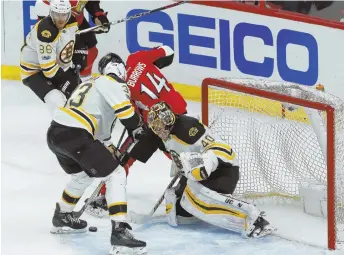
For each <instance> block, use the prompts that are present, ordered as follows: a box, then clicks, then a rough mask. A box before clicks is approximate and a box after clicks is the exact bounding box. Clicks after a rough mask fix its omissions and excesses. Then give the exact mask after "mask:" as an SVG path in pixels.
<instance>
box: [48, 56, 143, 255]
mask: <svg viewBox="0 0 344 255" xmlns="http://www.w3.org/2000/svg"><path fill="white" fill-rule="evenodd" d="M99 71H100V73H106V74H107V75H101V76H100V77H99V78H95V79H91V80H90V81H89V82H87V81H86V82H84V83H81V84H80V85H79V86H78V87H77V88H76V89H75V91H74V92H73V93H72V95H71V97H70V98H69V99H68V100H67V103H66V105H65V106H64V107H59V108H58V109H57V110H56V111H55V114H54V115H53V121H52V123H51V126H50V128H49V130H48V133H47V141H48V146H49V148H50V150H51V151H52V152H53V153H54V154H55V155H56V157H57V159H58V162H59V163H60V165H61V167H62V168H63V169H64V171H65V172H66V173H67V174H70V175H71V180H70V182H69V183H68V184H67V185H66V187H65V190H64V191H63V193H62V198H61V200H60V201H59V202H58V203H57V204H56V210H55V214H54V217H53V229H52V230H51V232H52V233H63V232H65V231H66V230H65V228H66V227H67V228H68V229H69V230H70V231H74V232H75V231H81V232H83V231H86V226H87V223H86V221H84V220H81V219H78V218H76V217H75V216H74V214H73V208H74V207H75V205H76V203H77V202H78V201H79V199H80V198H81V196H82V195H83V193H84V191H85V189H86V188H87V187H88V186H89V185H90V184H91V183H92V181H93V179H94V178H103V179H104V180H105V183H106V186H107V189H108V191H107V192H106V195H105V196H106V202H107V205H108V212H109V216H110V220H111V223H112V233H111V245H112V248H111V250H110V254H143V253H145V247H146V243H145V242H143V241H140V240H136V239H134V237H133V236H132V234H131V233H130V232H129V230H131V227H130V225H129V224H128V223H127V199H126V188H125V187H126V172H125V170H124V168H123V167H122V166H121V165H120V160H119V159H118V158H117V155H114V153H112V152H113V149H114V147H113V145H112V146H111V148H112V149H111V150H109V149H108V148H107V147H106V146H105V144H106V141H108V140H109V137H111V132H112V128H113V124H114V121H115V119H116V118H118V119H119V120H120V121H121V123H122V124H123V125H124V126H125V128H126V129H127V130H129V131H130V132H133V136H134V139H136V140H137V139H139V138H138V137H139V135H142V134H143V131H144V129H143V128H142V125H143V122H142V121H141V118H140V116H139V115H137V114H136V112H135V110H134V107H133V105H132V104H131V102H130V94H129V93H130V92H129V90H128V87H127V85H126V83H125V81H124V80H125V76H126V71H125V66H124V64H123V63H122V62H120V61H119V60H118V58H117V55H115V54H113V53H109V54H107V55H106V56H104V57H103V58H102V59H101V60H100V62H99Z"/></svg>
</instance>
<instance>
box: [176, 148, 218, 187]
mask: <svg viewBox="0 0 344 255" xmlns="http://www.w3.org/2000/svg"><path fill="white" fill-rule="evenodd" d="M180 160H181V163H182V166H183V169H181V172H182V174H183V175H184V176H185V177H186V178H188V179H191V180H193V181H203V180H206V179H207V178H208V177H209V176H210V175H211V173H212V172H214V171H215V170H216V168H217V167H218V165H219V161H218V159H217V157H216V155H215V154H214V152H213V151H211V150H208V151H205V152H203V153H198V152H182V153H181V154H180Z"/></svg>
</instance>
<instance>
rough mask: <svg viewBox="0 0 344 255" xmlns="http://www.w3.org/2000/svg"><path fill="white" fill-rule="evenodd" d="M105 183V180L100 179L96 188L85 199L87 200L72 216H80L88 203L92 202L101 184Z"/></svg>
mask: <svg viewBox="0 0 344 255" xmlns="http://www.w3.org/2000/svg"><path fill="white" fill-rule="evenodd" d="M104 183H105V181H101V182H100V183H99V184H98V186H97V188H96V189H95V190H94V191H93V193H92V195H91V196H90V197H89V199H88V200H87V202H86V203H85V204H84V205H83V206H82V207H81V209H80V210H79V211H76V212H74V213H73V214H74V216H75V217H77V218H80V217H81V215H82V214H83V213H84V211H85V210H86V208H87V206H89V205H90V203H92V202H93V201H94V199H95V198H96V196H97V195H98V193H99V191H100V189H101V188H102V186H103V184H104Z"/></svg>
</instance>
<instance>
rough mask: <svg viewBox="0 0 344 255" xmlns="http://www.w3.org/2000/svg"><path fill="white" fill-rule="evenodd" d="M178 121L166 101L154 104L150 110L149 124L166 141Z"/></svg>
mask: <svg viewBox="0 0 344 255" xmlns="http://www.w3.org/2000/svg"><path fill="white" fill-rule="evenodd" d="M175 122H176V115H175V114H174V113H173V111H172V109H171V107H170V106H169V105H168V104H167V103H165V102H159V103H156V104H154V105H153V106H152V107H151V108H150V109H149V111H148V126H149V128H150V129H152V131H153V132H154V133H155V134H156V135H157V136H159V137H160V138H161V139H162V140H164V141H166V140H167V138H168V136H169V135H170V131H171V129H172V127H173V125H174V123H175Z"/></svg>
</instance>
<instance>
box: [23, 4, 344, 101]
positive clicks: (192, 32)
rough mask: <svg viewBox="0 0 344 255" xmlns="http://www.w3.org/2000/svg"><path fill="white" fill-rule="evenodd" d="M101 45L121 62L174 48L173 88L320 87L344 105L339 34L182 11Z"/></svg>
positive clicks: (139, 22) (134, 23)
mask: <svg viewBox="0 0 344 255" xmlns="http://www.w3.org/2000/svg"><path fill="white" fill-rule="evenodd" d="M169 3H171V2H169V1H162V2H153V1H152V2H132V1H128V2H115V1H114V2H110V1H104V2H102V1H101V7H102V8H103V9H105V11H108V12H109V15H108V17H109V19H110V20H111V21H113V20H118V19H122V18H124V17H129V16H132V15H135V14H137V13H140V12H143V11H147V10H151V9H154V8H157V7H160V6H163V5H167V4H169ZM33 4H34V1H31V2H30V1H24V2H23V16H24V18H23V21H24V33H27V32H28V31H29V30H30V26H31V25H32V24H34V22H35V21H34V19H33V18H32V17H34V15H33V14H32V7H31V12H30V6H32V5H33ZM133 6H134V7H135V8H133ZM30 13H31V16H30ZM97 39H98V42H99V43H98V48H99V55H102V54H105V53H107V52H109V51H115V52H117V53H119V54H121V55H122V56H123V57H124V58H125V57H127V56H128V54H129V53H132V52H135V51H137V50H141V49H148V48H152V47H154V46H158V45H161V44H167V45H169V46H171V47H172V48H173V49H174V50H175V61H174V63H173V64H172V65H171V67H169V68H166V69H165V71H164V72H165V73H167V75H168V78H169V79H170V80H172V81H174V82H179V83H185V84H192V85H199V84H201V81H202V80H203V79H204V78H205V77H236V78H244V77H248V78H260V79H261V78H263V79H270V80H281V81H283V80H284V81H289V82H295V83H300V84H303V85H307V86H312V85H315V84H318V83H322V84H324V85H325V87H326V88H329V91H331V92H332V93H336V94H337V95H341V96H342V98H344V90H343V89H342V83H343V82H342V81H343V80H344V72H343V69H344V68H343V64H341V63H340V61H341V59H344V47H343V46H342V43H343V41H344V32H343V30H339V29H334V28H328V27H325V26H318V25H313V24H307V23H302V22H295V21H292V20H286V19H279V18H274V17H269V16H263V15H257V14H251V13H245V12H240V11H234V10H228V9H223V8H215V7H209V6H201V5H195V4H183V5H180V6H178V7H174V8H171V9H168V10H165V11H163V12H157V13H154V14H150V15H146V16H143V17H141V18H138V19H134V20H131V21H129V22H126V23H121V24H117V25H115V26H112V28H111V31H110V33H108V34H102V35H99V36H97ZM98 59H99V57H98ZM335 60H338V61H335ZM94 70H95V71H96V68H94Z"/></svg>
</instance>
